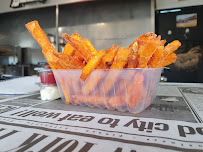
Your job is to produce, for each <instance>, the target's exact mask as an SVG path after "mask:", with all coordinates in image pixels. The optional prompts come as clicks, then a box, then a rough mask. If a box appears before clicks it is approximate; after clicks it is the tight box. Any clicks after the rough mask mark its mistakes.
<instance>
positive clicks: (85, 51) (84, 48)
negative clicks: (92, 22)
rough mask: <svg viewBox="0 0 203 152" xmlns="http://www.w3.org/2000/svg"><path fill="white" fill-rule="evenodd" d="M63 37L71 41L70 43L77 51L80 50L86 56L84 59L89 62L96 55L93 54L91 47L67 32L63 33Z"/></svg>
mask: <svg viewBox="0 0 203 152" xmlns="http://www.w3.org/2000/svg"><path fill="white" fill-rule="evenodd" d="M62 37H63V38H64V39H65V40H66V42H69V43H70V45H71V46H72V47H74V48H75V49H76V51H78V53H80V55H81V56H82V57H83V58H84V60H85V61H86V62H87V63H88V62H89V61H90V60H91V58H92V57H93V56H94V55H93V54H92V52H91V51H90V50H89V48H88V47H87V46H86V45H85V44H84V43H82V42H81V41H78V40H76V39H74V38H72V37H71V36H69V35H68V34H66V33H63V34H62Z"/></svg>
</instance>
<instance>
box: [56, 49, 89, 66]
mask: <svg viewBox="0 0 203 152" xmlns="http://www.w3.org/2000/svg"><path fill="white" fill-rule="evenodd" d="M54 55H55V56H56V57H58V58H59V59H60V60H58V62H59V64H60V65H61V66H62V67H64V68H66V69H83V68H84V67H85V65H84V64H83V63H81V62H80V61H78V60H77V59H75V58H73V57H72V56H70V55H66V54H63V53H54Z"/></svg>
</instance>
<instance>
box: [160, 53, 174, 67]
mask: <svg viewBox="0 0 203 152" xmlns="http://www.w3.org/2000/svg"><path fill="white" fill-rule="evenodd" d="M176 59H177V56H176V54H175V53H172V54H170V55H169V56H167V57H166V59H165V60H164V62H163V65H162V67H165V66H168V65H170V64H172V63H174V62H175V61H176Z"/></svg>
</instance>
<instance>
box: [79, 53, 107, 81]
mask: <svg viewBox="0 0 203 152" xmlns="http://www.w3.org/2000/svg"><path fill="white" fill-rule="evenodd" d="M105 53H106V52H105V51H104V50H101V51H99V52H98V53H97V54H96V55H95V56H94V57H93V58H92V59H91V60H90V61H89V62H88V63H87V65H86V66H85V67H84V69H83V71H82V74H81V76H80V78H81V79H82V80H83V81H85V80H86V79H87V77H88V76H89V75H90V74H91V72H92V71H93V70H94V69H95V68H96V67H97V66H98V65H99V63H100V62H101V59H102V57H103V56H104V55H105Z"/></svg>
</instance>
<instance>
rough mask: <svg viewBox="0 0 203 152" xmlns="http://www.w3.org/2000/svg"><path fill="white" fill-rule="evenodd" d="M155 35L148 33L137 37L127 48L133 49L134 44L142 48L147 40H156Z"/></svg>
mask: <svg viewBox="0 0 203 152" xmlns="http://www.w3.org/2000/svg"><path fill="white" fill-rule="evenodd" d="M156 36H157V35H156V34H154V33H152V32H148V33H146V34H143V35H141V36H139V37H138V38H137V39H136V40H135V41H134V42H133V43H132V44H131V45H130V46H129V47H130V48H131V47H133V45H134V43H135V42H137V43H138V45H141V46H143V45H144V44H146V43H147V42H148V41H149V40H151V39H152V38H156Z"/></svg>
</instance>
